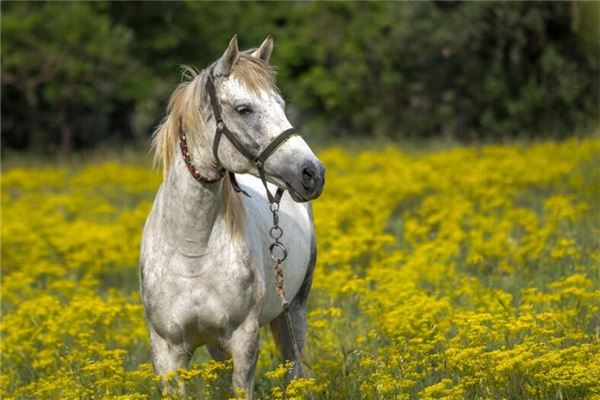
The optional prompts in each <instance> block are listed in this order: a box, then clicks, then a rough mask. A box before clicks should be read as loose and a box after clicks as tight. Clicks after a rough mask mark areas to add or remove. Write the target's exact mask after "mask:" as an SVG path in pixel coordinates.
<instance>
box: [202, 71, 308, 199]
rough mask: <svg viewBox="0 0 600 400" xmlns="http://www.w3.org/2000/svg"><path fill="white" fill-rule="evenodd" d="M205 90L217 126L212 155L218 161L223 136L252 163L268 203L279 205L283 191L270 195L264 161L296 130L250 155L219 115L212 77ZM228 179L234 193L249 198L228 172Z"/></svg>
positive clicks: (287, 132)
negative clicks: (239, 193) (256, 153)
mask: <svg viewBox="0 0 600 400" xmlns="http://www.w3.org/2000/svg"><path fill="white" fill-rule="evenodd" d="M206 89H207V91H208V96H209V98H210V104H211V107H212V111H213V115H214V117H215V123H216V126H217V130H216V132H215V140H214V142H213V155H214V156H215V158H216V159H217V161H219V143H220V142H221V137H222V136H223V135H225V137H226V138H227V140H229V143H231V144H232V145H233V146H234V147H235V148H236V149H237V151H239V152H240V154H241V155H243V156H244V157H245V158H246V159H248V160H249V161H250V162H252V163H253V164H254V165H255V166H256V169H257V170H258V174H259V176H260V180H261V181H262V183H263V185H264V187H265V190H266V192H267V198H268V199H269V203H279V201H280V200H281V196H282V195H283V192H284V190H283V189H281V188H277V191H276V192H275V195H273V194H271V192H270V191H269V188H268V187H267V178H266V174H265V169H264V168H265V161H267V158H269V157H270V156H271V154H273V153H274V152H275V150H277V149H278V148H279V146H281V145H282V144H283V143H284V142H285V141H286V140H288V139H289V138H290V137H291V136H293V135H296V134H298V130H297V129H295V128H289V129H286V130H285V131H283V132H281V133H280V134H279V135H278V136H277V137H275V139H273V140H272V141H271V142H270V143H269V144H268V145H267V147H265V148H264V150H263V151H262V152H260V153H259V154H258V155H255V154H252V152H251V151H249V150H248V149H247V148H246V147H244V145H243V143H242V142H241V141H240V140H239V139H238V137H237V135H236V134H235V133H234V132H231V131H230V130H229V129H228V128H227V125H225V122H223V118H222V115H221V106H220V104H219V101H218V100H217V94H216V90H215V85H214V83H213V80H212V77H211V76H209V77H208V80H207V81H206ZM219 162H220V161H219ZM229 178H230V180H231V185H232V186H233V189H234V190H235V191H236V192H241V193H243V194H245V195H246V196H248V197H250V196H249V195H248V193H246V192H244V191H243V190H242V189H241V188H240V186H239V185H238V183H237V181H236V179H235V174H234V173H233V172H231V171H229Z"/></svg>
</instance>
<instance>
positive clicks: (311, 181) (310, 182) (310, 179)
mask: <svg viewBox="0 0 600 400" xmlns="http://www.w3.org/2000/svg"><path fill="white" fill-rule="evenodd" d="M316 178H317V173H316V171H315V170H314V169H312V168H311V167H306V168H304V169H303V170H302V186H303V187H304V189H306V190H309V191H312V190H314V188H315V186H316V184H317V179H316Z"/></svg>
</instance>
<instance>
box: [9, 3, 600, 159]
mask: <svg viewBox="0 0 600 400" xmlns="http://www.w3.org/2000/svg"><path fill="white" fill-rule="evenodd" d="M598 11H599V9H598V6H597V4H595V3H591V2H590V3H578V2H570V3H568V2H557V3H552V2H543V3H541V2H539V3H538V2H519V3H514V2H506V3H501V2H497V3H495V2H410V3H395V2H376V3H375V2H348V3H340V2H327V3H316V2H315V3H313V2H308V3H307V2H296V3H275V2H265V3H251V2H241V3H237V2H223V3H221V2H211V3H204V2H202V3H200V2H106V3H104V2H56V3H54V2H52V3H43V2H32V3H28V2H2V148H3V149H6V148H15V149H29V150H34V151H41V152H47V153H52V152H56V151H59V152H62V153H69V152H71V151H73V150H76V149H79V148H89V147H92V146H94V145H96V144H100V143H122V142H126V141H136V140H138V141H146V140H147V138H148V136H149V135H150V134H151V132H152V129H153V127H154V126H155V124H156V123H157V122H158V121H159V120H160V118H161V117H162V115H163V113H164V107H165V105H166V100H167V99H168V96H169V94H170V93H171V91H172V90H173V89H174V88H175V85H176V84H177V81H178V80H179V78H180V70H179V68H180V66H181V65H182V64H187V65H195V66H198V67H203V66H205V65H207V64H208V63H209V62H211V61H213V60H215V59H216V58H217V57H218V56H220V54H221V53H222V51H223V50H224V49H225V47H226V44H227V42H228V40H229V39H230V37H231V36H232V35H233V34H234V33H238V34H239V39H240V44H241V46H242V47H244V48H246V47H252V46H256V45H258V44H259V43H260V42H261V41H262V40H263V39H264V38H265V36H266V35H267V34H272V35H273V36H274V38H275V43H276V45H275V52H274V55H273V59H272V63H273V64H275V65H277V67H278V74H279V84H280V87H281V88H282V91H283V93H284V95H285V97H286V99H287V100H288V103H289V104H290V113H291V114H292V117H293V119H295V120H296V122H298V123H299V124H300V125H301V126H302V128H303V130H304V131H305V132H306V131H310V132H315V133H317V134H321V135H327V136H330V137H334V136H335V135H356V136H358V135H361V136H369V135H371V136H387V137H392V138H394V137H396V138H397V137H423V136H444V137H450V138H456V139H459V140H472V139H479V138H503V137H508V136H522V135H525V136H528V137H562V136H566V135H571V134H574V133H579V132H584V131H589V130H590V128H591V127H592V126H594V125H595V124H596V123H597V121H598V98H599V95H598V87H599V81H598V74H599V69H598V64H599V60H598V54H599V53H598V49H599V47H598V46H599V43H598V40H599V39H598V36H599V35H598Z"/></svg>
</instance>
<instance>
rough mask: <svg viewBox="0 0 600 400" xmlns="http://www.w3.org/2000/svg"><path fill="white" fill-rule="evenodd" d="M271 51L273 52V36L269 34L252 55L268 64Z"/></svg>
mask: <svg viewBox="0 0 600 400" xmlns="http://www.w3.org/2000/svg"><path fill="white" fill-rule="evenodd" d="M271 53H273V38H272V37H271V35H269V36H267V38H266V39H265V40H264V42H262V44H261V45H260V47H259V48H258V49H256V50H255V51H254V53H252V57H256V58H258V59H260V60H262V62H264V63H265V64H268V63H269V60H270V59H271Z"/></svg>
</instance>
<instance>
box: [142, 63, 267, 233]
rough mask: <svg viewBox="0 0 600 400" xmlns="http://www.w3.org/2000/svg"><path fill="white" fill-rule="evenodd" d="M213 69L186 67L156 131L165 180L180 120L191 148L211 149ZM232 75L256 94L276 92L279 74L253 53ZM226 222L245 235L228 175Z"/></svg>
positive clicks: (154, 144)
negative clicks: (210, 79) (209, 89)
mask: <svg viewBox="0 0 600 400" xmlns="http://www.w3.org/2000/svg"><path fill="white" fill-rule="evenodd" d="M209 70H210V68H209V69H206V70H203V71H201V72H198V71H197V70H196V69H194V68H191V67H185V68H184V71H183V75H182V76H183V79H182V83H180V84H179V86H177V88H176V89H175V91H174V92H173V94H172V95H171V98H170V99H169V104H168V106H167V116H166V117H165V119H164V121H163V122H162V123H161V124H160V125H159V126H158V128H157V129H156V131H155V132H154V135H153V139H152V149H153V151H154V163H155V166H156V167H159V166H161V164H162V170H163V179H166V177H167V174H168V171H169V168H170V166H171V164H172V163H173V159H174V157H175V155H176V151H177V149H178V140H179V138H178V133H179V120H180V119H181V121H182V123H183V128H184V130H185V132H186V139H187V141H188V147H189V148H190V150H191V151H192V152H193V149H198V148H202V147H210V146H212V143H209V138H208V135H207V132H206V118H207V115H208V112H209V110H210V101H209V99H208V95H207V94H206V93H205V90H204V88H205V87H206V80H207V79H208V74H209V73H210V72H209ZM231 74H232V76H233V77H234V78H236V79H238V80H239V81H240V83H241V84H242V85H243V86H245V87H246V88H247V89H248V90H249V91H251V92H252V93H253V94H255V95H257V96H258V95H259V94H260V92H261V91H269V90H275V91H277V87H276V84H275V71H274V70H273V69H272V68H271V67H270V66H268V65H266V64H265V63H263V62H262V61H261V60H259V59H258V58H254V57H252V56H251V55H250V52H246V53H242V54H240V56H239V59H238V60H237V62H236V63H235V65H234V66H233V68H232V70H231ZM222 210H223V212H224V215H225V220H226V221H227V223H228V225H229V226H230V228H231V230H232V232H233V233H239V232H241V228H242V226H243V221H244V213H243V206H242V203H241V199H240V196H239V194H238V193H237V192H235V191H234V190H232V187H231V184H230V182H229V176H228V174H225V178H224V180H223V208H222Z"/></svg>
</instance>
